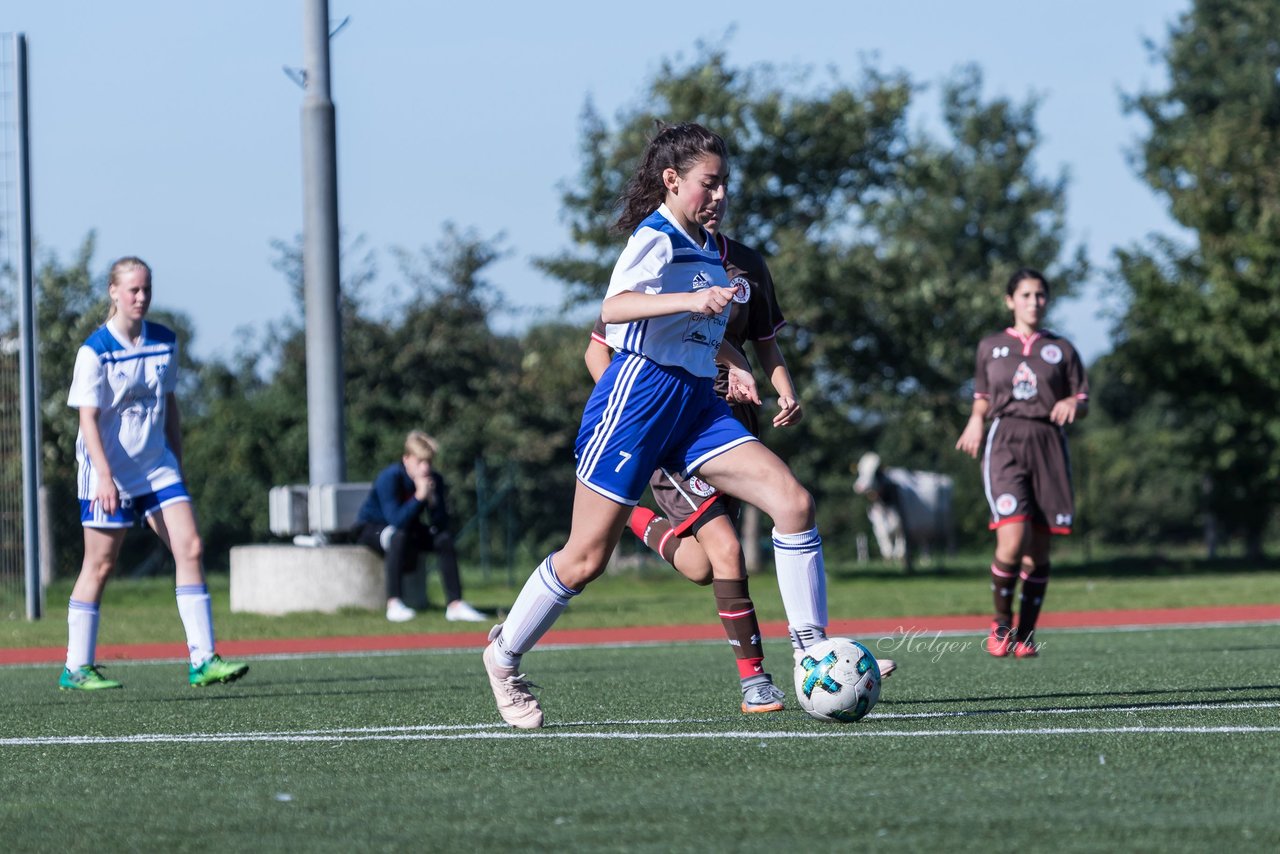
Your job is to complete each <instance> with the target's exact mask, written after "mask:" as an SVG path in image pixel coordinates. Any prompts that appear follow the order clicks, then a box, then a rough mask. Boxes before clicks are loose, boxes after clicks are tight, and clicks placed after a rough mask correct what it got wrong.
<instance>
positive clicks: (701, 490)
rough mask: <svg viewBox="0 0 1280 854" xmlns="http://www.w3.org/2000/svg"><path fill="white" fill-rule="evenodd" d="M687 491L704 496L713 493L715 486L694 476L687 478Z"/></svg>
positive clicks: (700, 496)
mask: <svg viewBox="0 0 1280 854" xmlns="http://www.w3.org/2000/svg"><path fill="white" fill-rule="evenodd" d="M689 491H690V492H692V493H693V494H694V495H696V496H698V497H699V498H706V497H707V496H708V495H714V494H715V491H716V488H715V487H714V486H712V485H711V484H709V483H707V482H706V481H705V480H703V479H702V478H700V477H696V476H695V477H691V478H689Z"/></svg>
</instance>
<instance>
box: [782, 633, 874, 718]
mask: <svg viewBox="0 0 1280 854" xmlns="http://www.w3.org/2000/svg"><path fill="white" fill-rule="evenodd" d="M796 698H797V699H798V700H799V701H800V708H802V709H804V710H805V711H806V712H808V713H809V714H811V715H813V716H814V717H815V718H817V719H819V720H823V721H837V722H838V723H846V724H849V723H853V722H854V721H858V720H862V718H863V717H865V716H866V714H867V712H869V711H871V708H872V707H873V706H874V705H875V704H876V701H877V700H879V699H880V667H879V665H878V664H876V657H875V656H874V655H872V654H871V650H869V649H867V648H866V647H865V646H863V645H862V644H860V643H858V642H857V641H855V640H850V639H849V638H827V639H826V640H824V641H822V642H821V643H818V644H815V645H813V646H811V647H809V648H808V649H806V650H805V651H804V655H803V656H802V657H801V658H800V661H799V662H798V663H797V664H796Z"/></svg>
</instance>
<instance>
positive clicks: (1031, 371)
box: [973, 328, 1089, 420]
mask: <svg viewBox="0 0 1280 854" xmlns="http://www.w3.org/2000/svg"><path fill="white" fill-rule="evenodd" d="M973 396H974V397H975V398H986V399H988V400H990V401H991V409H990V411H989V412H988V414H987V417H989V418H1001V417H1005V416H1012V417H1015V418H1033V419H1037V420H1048V418H1049V413H1050V412H1051V411H1053V405H1054V404H1055V403H1057V402H1058V401H1059V400H1063V399H1065V398H1068V397H1075V398H1077V399H1079V400H1088V399H1089V379H1088V377H1086V376H1085V372H1084V365H1083V364H1082V363H1081V361H1080V355H1079V354H1078V353H1077V352H1076V348H1075V347H1073V346H1072V345H1071V342H1070V341H1068V340H1067V339H1065V338H1063V337H1062V336H1060V335H1056V334H1054V333H1053V332H1050V331H1048V330H1041V331H1040V332H1036V333H1033V334H1032V335H1030V336H1027V337H1023V336H1022V335H1020V334H1019V333H1018V332H1017V331H1016V330H1015V329H1013V328H1009V329H1006V330H1004V331H1003V332H997V333H996V334H995V335H988V336H987V337H986V338H983V339H982V342H981V343H980V344H978V359H977V368H976V369H975V371H974V376H973Z"/></svg>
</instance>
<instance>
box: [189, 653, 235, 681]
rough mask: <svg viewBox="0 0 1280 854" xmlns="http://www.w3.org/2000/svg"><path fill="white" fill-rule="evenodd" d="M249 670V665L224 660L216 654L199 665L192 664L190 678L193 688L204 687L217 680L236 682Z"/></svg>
mask: <svg viewBox="0 0 1280 854" xmlns="http://www.w3.org/2000/svg"><path fill="white" fill-rule="evenodd" d="M248 672H249V665H247V664H241V663H240V662H237V661H223V660H222V656H220V655H215V656H213V657H212V658H210V659H209V660H208V661H206V662H205V663H204V664H201V665H200V666H199V667H197V666H196V665H194V664H193V665H191V669H190V671H189V678H190V680H191V687H192V688H203V687H205V686H206V685H212V684H213V683H215V682H234V681H236V680H237V679H239V678H240V677H241V676H243V675H245V674H246V673H248Z"/></svg>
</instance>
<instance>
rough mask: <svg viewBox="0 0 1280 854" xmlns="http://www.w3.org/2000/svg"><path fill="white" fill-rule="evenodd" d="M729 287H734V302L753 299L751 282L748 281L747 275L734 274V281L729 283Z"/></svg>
mask: <svg viewBox="0 0 1280 854" xmlns="http://www.w3.org/2000/svg"><path fill="white" fill-rule="evenodd" d="M729 287H731V288H733V301H734V302H737V303H745V302H746V301H747V300H749V299H751V283H750V282H748V281H747V279H746V277H745V276H734V277H733V281H732V282H730V283H729Z"/></svg>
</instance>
